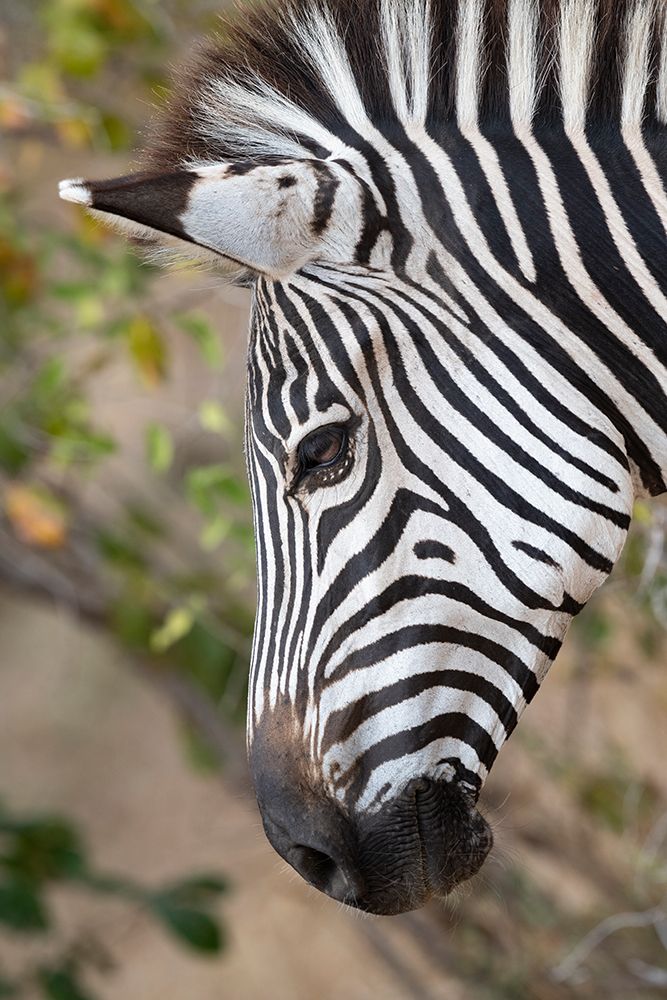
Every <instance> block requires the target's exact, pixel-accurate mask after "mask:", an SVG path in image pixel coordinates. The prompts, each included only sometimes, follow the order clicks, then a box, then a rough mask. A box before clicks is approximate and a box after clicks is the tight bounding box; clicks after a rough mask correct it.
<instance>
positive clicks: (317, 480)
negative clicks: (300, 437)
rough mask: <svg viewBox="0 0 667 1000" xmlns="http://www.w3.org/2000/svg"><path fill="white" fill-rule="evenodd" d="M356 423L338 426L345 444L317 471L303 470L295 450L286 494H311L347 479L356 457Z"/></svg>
mask: <svg viewBox="0 0 667 1000" xmlns="http://www.w3.org/2000/svg"><path fill="white" fill-rule="evenodd" d="M358 423H359V421H358V420H351V421H349V422H348V423H345V424H341V425H339V426H340V427H341V428H342V429H343V430H344V432H345V443H344V445H343V446H342V447H341V450H340V453H339V454H338V455H337V456H336V458H334V459H333V460H332V461H331V462H330V463H329V464H327V465H324V466H322V467H321V468H319V469H318V468H316V469H307V468H305V467H304V466H303V464H302V462H301V459H300V458H299V455H298V450H297V455H296V458H295V471H294V473H293V476H292V483H291V486H290V488H289V490H288V494H290V495H291V496H296V495H298V494H299V493H305V492H307V493H313V492H315V491H316V490H319V489H323V488H324V487H327V486H334V485H337V484H338V483H341V482H342V481H343V480H344V479H346V478H347V476H348V475H349V474H350V472H351V470H352V467H353V465H354V459H355V455H356V441H355V435H354V431H355V430H356V428H357V426H358Z"/></svg>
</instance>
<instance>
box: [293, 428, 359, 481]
mask: <svg viewBox="0 0 667 1000" xmlns="http://www.w3.org/2000/svg"><path fill="white" fill-rule="evenodd" d="M346 448H347V430H346V429H345V427H338V426H337V425H336V424H331V425H330V426H329V427H320V428H319V429H318V430H316V431H313V433H312V434H309V435H308V437H306V438H304V439H303V441H302V442H301V444H300V445H299V450H298V456H299V465H300V467H301V471H302V472H314V471H315V470H316V469H328V468H329V467H330V466H332V465H335V464H336V462H337V461H338V460H339V459H340V458H341V457H342V456H343V455H344V454H345V450H346Z"/></svg>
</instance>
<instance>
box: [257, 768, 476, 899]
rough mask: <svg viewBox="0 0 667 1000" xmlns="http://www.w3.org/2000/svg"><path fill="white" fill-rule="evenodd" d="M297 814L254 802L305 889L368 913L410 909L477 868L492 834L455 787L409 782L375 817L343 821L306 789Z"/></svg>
mask: <svg viewBox="0 0 667 1000" xmlns="http://www.w3.org/2000/svg"><path fill="white" fill-rule="evenodd" d="M303 792H304V789H303V787H302V788H301V789H300V793H301V798H300V802H299V804H298V808H295V809H293V810H292V809H291V808H290V804H294V805H296V803H292V802H291V798H292V797H291V796H289V795H284V794H283V795H281V796H280V797H279V798H276V797H273V796H272V797H271V799H272V801H271V802H268V801H266V800H265V799H264V800H263V796H260V797H259V803H260V809H261V812H262V818H263V821H264V828H265V830H266V833H267V836H268V838H269V840H270V841H271V843H272V845H273V846H274V848H275V849H276V850H277V851H278V853H279V854H280V855H281V856H282V857H283V858H284V859H285V860H286V861H287V862H288V863H289V864H290V865H291V866H292V867H293V868H294V869H296V871H297V872H298V873H299V874H300V875H302V877H303V878H304V879H305V880H306V881H307V882H308V883H309V884H310V885H312V886H314V887H315V888H317V889H319V890H320V891H322V892H324V893H326V894H327V895H328V896H331V897H332V898H333V899H336V900H338V901H340V902H342V903H346V904H347V905H348V906H353V907H356V908H357V909H361V910H365V911H366V912H369V913H376V914H386V915H389V914H397V913H403V912H406V911H408V910H414V909H418V908H419V907H420V906H423V905H424V903H426V902H427V901H428V900H429V899H430V898H431V897H434V896H435V897H443V896H445V895H447V893H448V892H450V891H451V890H452V889H453V888H454V887H455V886H456V885H458V884H460V883H461V882H463V881H465V880H466V879H469V878H471V877H472V876H473V875H474V874H476V872H477V871H479V869H480V868H481V866H482V864H483V863H484V860H485V859H486V857H487V855H488V853H489V851H490V850H491V847H492V845H493V835H492V833H491V828H490V827H489V825H488V823H487V822H486V820H485V819H484V818H483V817H482V816H481V814H480V813H479V812H478V810H477V808H476V805H475V803H474V800H473V799H472V797H471V796H470V795H469V794H467V792H466V791H464V790H463V789H462V787H461V786H460V785H459V784H457V783H456V782H444V781H436V780H433V779H430V778H419V779H415V780H412V781H411V782H410V783H409V784H408V785H407V786H406V788H405V789H404V790H403V792H402V793H401V794H400V795H399V796H398V797H397V798H395V799H393V800H391V801H390V802H388V803H386V804H385V805H384V806H383V807H382V808H381V809H380V810H379V811H378V812H375V813H371V814H362V815H359V816H356V817H355V816H354V815H348V814H347V813H346V812H345V811H344V810H343V809H342V808H341V807H340V806H339V805H338V804H337V803H335V802H333V801H332V800H331V799H329V798H325V797H324V796H322V797H319V796H316V795H315V794H314V793H313V792H312V791H311V793H310V796H308V797H307V800H306V801H305V802H304V796H303Z"/></svg>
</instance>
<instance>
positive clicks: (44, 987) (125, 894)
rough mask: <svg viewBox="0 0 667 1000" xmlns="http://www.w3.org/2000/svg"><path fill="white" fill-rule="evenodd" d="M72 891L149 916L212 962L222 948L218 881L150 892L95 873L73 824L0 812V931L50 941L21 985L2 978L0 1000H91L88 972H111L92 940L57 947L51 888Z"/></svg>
mask: <svg viewBox="0 0 667 1000" xmlns="http://www.w3.org/2000/svg"><path fill="white" fill-rule="evenodd" d="M63 884H66V885H69V886H74V887H77V888H78V889H80V890H81V891H88V892H93V893H96V894H98V895H102V896H119V897H121V898H123V899H125V900H127V902H128V904H129V905H131V906H134V907H142V908H144V909H146V910H148V911H149V912H150V913H151V914H152V915H153V916H154V917H155V919H156V920H158V921H160V922H161V923H162V924H163V926H164V927H165V928H166V929H167V930H168V931H169V932H170V933H171V934H173V935H174V936H175V937H176V938H177V939H178V940H179V941H181V943H184V944H186V945H187V946H188V947H190V948H193V949H195V950H196V951H199V952H203V953H206V954H212V953H213V954H215V953H217V952H219V951H220V949H221V947H222V943H223V938H222V933H221V929H220V924H219V921H218V919H217V918H216V917H215V916H213V915H212V914H211V907H212V904H213V903H214V902H215V901H216V900H217V898H218V896H219V895H220V894H221V893H224V892H225V890H226V888H227V887H226V883H225V881H224V880H223V879H221V878H220V876H219V875H208V874H206V875H196V876H195V875H190V876H188V877H187V878H186V879H183V880H181V881H179V882H175V883H170V884H169V885H166V886H160V887H158V888H156V889H148V888H146V887H144V886H141V885H138V884H137V883H136V882H133V881H130V880H129V879H127V878H118V877H115V876H109V875H107V874H101V873H99V872H97V871H95V869H94V868H92V867H91V865H90V862H89V859H88V858H87V857H86V852H85V849H84V846H83V844H82V842H81V838H80V836H79V834H78V833H77V832H76V830H75V829H74V828H73V827H72V825H71V823H69V822H67V821H66V820H63V819H61V818H59V817H54V816H30V817H29V818H27V819H25V818H23V817H18V816H13V815H11V814H10V813H8V812H7V811H6V810H5V809H4V808H3V807H2V805H1V804H0V925H2V926H4V927H5V928H8V929H10V930H11V931H12V932H14V933H15V934H20V935H28V936H31V937H35V936H37V937H41V936H43V935H47V936H48V935H50V936H51V941H50V943H49V947H48V949H47V954H46V955H45V957H44V958H43V959H42V960H41V961H40V962H39V964H37V965H34V966H28V967H26V969H25V970H24V971H23V974H22V975H21V977H20V978H18V979H17V978H13V977H12V978H7V977H6V976H4V975H3V974H2V972H1V971H0V997H19V996H23V995H25V994H26V993H30V992H31V991H33V990H34V989H37V990H38V991H40V992H41V993H42V994H43V996H45V997H47V998H50V1000H88V998H89V996H90V994H89V993H88V992H87V990H86V989H85V988H84V987H83V986H82V985H81V975H82V973H85V970H86V969H87V968H90V967H93V968H96V969H98V970H100V971H105V970H108V969H112V968H113V966H114V958H113V957H112V956H111V955H110V954H109V952H108V950H107V948H106V945H105V942H104V941H103V940H101V939H100V938H99V937H98V936H95V935H94V934H92V933H89V934H87V935H86V936H81V937H79V938H78V939H76V940H73V941H70V942H68V943H67V945H66V947H64V948H63V947H62V946H60V947H59V945H58V937H57V924H56V921H55V919H54V916H53V913H52V911H51V908H50V907H49V902H48V892H49V890H50V889H51V887H53V886H57V885H63Z"/></svg>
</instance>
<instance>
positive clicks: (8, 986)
mask: <svg viewBox="0 0 667 1000" xmlns="http://www.w3.org/2000/svg"><path fill="white" fill-rule="evenodd" d="M18 995H19V988H18V985H17V984H16V983H12V982H11V981H10V980H9V979H5V977H4V976H1V975H0V998H3V1000H4V998H5V997H17V996H18Z"/></svg>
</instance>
